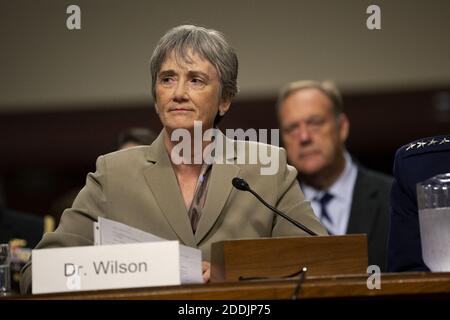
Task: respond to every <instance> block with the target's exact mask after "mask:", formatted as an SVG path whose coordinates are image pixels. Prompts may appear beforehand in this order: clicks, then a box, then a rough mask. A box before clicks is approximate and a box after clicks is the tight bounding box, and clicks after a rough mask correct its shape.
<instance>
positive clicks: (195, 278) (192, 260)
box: [180, 245, 203, 283]
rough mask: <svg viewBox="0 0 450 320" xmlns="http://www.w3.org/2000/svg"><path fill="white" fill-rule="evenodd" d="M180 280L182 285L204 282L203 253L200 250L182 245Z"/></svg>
mask: <svg viewBox="0 0 450 320" xmlns="http://www.w3.org/2000/svg"><path fill="white" fill-rule="evenodd" d="M199 262H200V268H199ZM180 278H181V283H202V282H203V277H202V252H201V251H200V250H198V249H195V248H191V247H187V246H184V245H180Z"/></svg>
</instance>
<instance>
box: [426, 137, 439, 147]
mask: <svg viewBox="0 0 450 320" xmlns="http://www.w3.org/2000/svg"><path fill="white" fill-rule="evenodd" d="M436 143H437V140H434V138H433V139H431V141H430V142H428V145H429V146H432V145H433V144H436Z"/></svg>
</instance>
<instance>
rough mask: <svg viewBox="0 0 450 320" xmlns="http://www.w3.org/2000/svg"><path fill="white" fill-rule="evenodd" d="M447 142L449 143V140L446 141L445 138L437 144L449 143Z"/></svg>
mask: <svg viewBox="0 0 450 320" xmlns="http://www.w3.org/2000/svg"><path fill="white" fill-rule="evenodd" d="M449 142H450V140H448V139H447V138H443V139H442V140H441V142H439V144H443V143H449Z"/></svg>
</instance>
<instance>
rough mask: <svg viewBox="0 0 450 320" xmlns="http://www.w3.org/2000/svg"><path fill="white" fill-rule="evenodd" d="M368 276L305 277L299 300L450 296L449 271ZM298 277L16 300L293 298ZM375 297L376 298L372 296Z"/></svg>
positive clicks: (29, 297) (46, 295)
mask: <svg viewBox="0 0 450 320" xmlns="http://www.w3.org/2000/svg"><path fill="white" fill-rule="evenodd" d="M367 279H368V275H346V276H320V277H319V276H316V277H306V279H305V281H304V282H303V284H302V286H301V288H300V290H299V294H298V298H299V299H323V298H333V299H335V298H364V299H366V298H369V299H376V298H397V297H414V298H415V297H417V298H445V299H450V273H385V274H382V275H381V289H372V290H370V289H368V287H367ZM297 283H298V281H297V280H296V279H282V280H281V279H279V280H258V281H241V282H223V283H210V284H205V285H182V286H166V287H151V288H135V289H120V290H103V291H89V292H73V293H62V294H44V295H30V296H15V297H10V298H13V299H16V298H18V299H124V300H142V299H149V300H154V299H158V300H240V299H249V300H256V299H271V300H279V299H291V298H292V295H293V293H294V290H295V288H296V285H297ZM372 297H373V298H372Z"/></svg>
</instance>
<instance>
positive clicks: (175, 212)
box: [144, 129, 195, 246]
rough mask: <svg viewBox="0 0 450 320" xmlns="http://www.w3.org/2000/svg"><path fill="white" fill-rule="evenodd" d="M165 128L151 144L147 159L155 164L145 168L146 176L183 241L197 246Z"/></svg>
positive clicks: (169, 220) (158, 201)
mask: <svg viewBox="0 0 450 320" xmlns="http://www.w3.org/2000/svg"><path fill="white" fill-rule="evenodd" d="M163 134H164V129H163V131H161V133H160V134H159V136H158V138H157V139H156V140H155V142H154V143H153V144H152V145H151V146H150V148H149V152H148V154H147V160H148V161H149V162H152V163H153V165H152V166H150V167H149V168H147V169H145V170H144V176H145V179H146V181H147V184H148V186H149V187H150V190H151V191H152V193H153V195H154V197H155V199H156V202H157V204H158V206H159V207H160V208H161V211H162V212H163V213H164V215H165V217H166V219H167V221H168V222H169V224H170V225H171V227H172V229H173V230H174V232H175V233H176V234H177V236H178V237H179V238H180V239H181V241H182V242H183V243H184V244H186V245H188V246H195V238H194V233H193V231H192V227H191V223H190V221H189V218H188V214H187V209H186V206H185V204H184V200H183V197H182V195H181V191H180V187H179V186H178V181H177V178H176V176H175V173H174V171H173V168H172V164H171V162H170V159H169V156H168V154H167V151H166V148H165V146H164V135H163Z"/></svg>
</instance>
